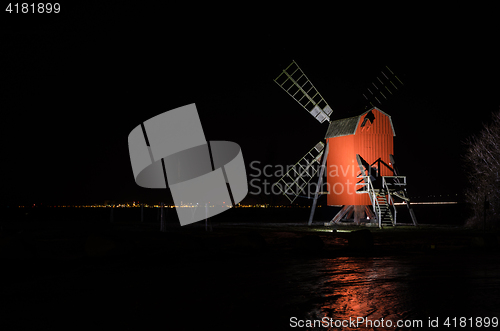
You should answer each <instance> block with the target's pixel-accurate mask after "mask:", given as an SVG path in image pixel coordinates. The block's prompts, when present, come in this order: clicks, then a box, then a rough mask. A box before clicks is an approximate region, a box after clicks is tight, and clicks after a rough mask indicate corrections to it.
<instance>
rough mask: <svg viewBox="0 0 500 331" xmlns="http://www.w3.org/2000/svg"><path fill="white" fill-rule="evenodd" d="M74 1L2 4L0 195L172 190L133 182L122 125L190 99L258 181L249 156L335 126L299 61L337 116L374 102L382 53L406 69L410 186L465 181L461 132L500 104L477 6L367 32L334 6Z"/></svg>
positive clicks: (395, 67)
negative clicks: (31, 6)
mask: <svg viewBox="0 0 500 331" xmlns="http://www.w3.org/2000/svg"><path fill="white" fill-rule="evenodd" d="M68 6H70V5H68ZM72 6H74V7H73V8H68V9H67V10H66V11H65V12H64V13H63V12H61V15H60V16H55V15H52V16H51V17H50V18H44V17H33V15H32V16H29V17H28V16H25V17H21V18H18V17H19V16H17V17H15V16H13V15H10V16H7V14H6V13H4V12H3V13H2V29H1V32H0V42H1V52H0V61H1V62H0V63H1V71H0V72H1V75H0V100H1V107H2V108H1V109H2V110H1V114H2V130H1V134H2V147H3V154H2V155H3V157H2V160H3V162H2V163H3V165H2V169H3V180H2V184H1V185H2V189H1V192H2V196H1V199H2V204H3V205H5V204H7V205H9V204H14V205H15V204H33V203H37V204H39V203H43V204H49V205H54V204H55V205H57V204H93V203H103V202H104V200H115V201H117V202H123V201H144V202H158V201H165V202H170V201H171V196H170V193H169V191H168V190H150V189H144V188H140V187H138V186H137V185H136V184H135V182H134V178H133V174H132V169H131V165H130V159H129V155H128V145H127V138H128V134H129V133H130V131H131V130H132V129H133V128H134V127H136V126H137V125H138V124H140V123H141V122H143V121H145V120H147V119H149V118H151V117H153V116H155V115H157V114H160V113H162V112H165V111H168V110H170V109H174V108H177V107H180V106H184V105H186V104H190V103H196V106H197V109H198V112H199V116H200V119H201V122H202V125H203V129H204V132H205V136H206V138H207V140H228V141H233V142H236V143H238V144H239V145H240V146H241V148H242V152H243V157H244V159H245V162H246V163H247V175H248V176H249V179H252V177H251V175H252V174H255V170H253V169H252V168H250V166H249V165H250V163H251V162H252V161H259V162H261V163H260V165H261V167H263V166H264V165H266V164H271V165H273V166H275V165H278V164H281V165H287V164H293V163H295V162H296V161H298V160H299V159H300V158H301V157H302V156H303V155H304V154H305V153H306V152H307V151H308V150H309V149H311V148H312V147H313V146H314V145H315V144H316V143H317V142H318V141H320V140H321V139H322V138H323V137H324V135H325V133H326V130H327V124H326V123H323V124H320V123H319V122H317V121H316V120H315V119H314V118H313V117H312V116H310V115H309V114H307V113H306V111H305V110H304V109H303V108H301V107H300V106H299V105H298V104H297V103H296V102H295V101H294V100H293V99H291V98H290V97H289V96H288V95H287V94H286V93H285V92H284V91H283V90H281V88H279V86H278V85H276V84H275V83H274V82H273V79H274V78H275V77H276V76H277V75H278V74H279V73H280V72H281V70H282V69H284V68H285V67H286V66H288V64H289V63H290V62H291V61H292V60H295V61H296V62H297V63H298V64H299V65H300V67H301V68H302V70H303V71H304V72H305V73H306V74H307V75H308V77H309V78H310V79H311V81H312V82H313V83H314V84H315V86H316V88H317V89H318V90H319V91H320V92H321V94H322V95H323V97H324V98H325V99H326V100H327V102H328V103H329V105H330V106H331V107H332V109H333V116H332V118H333V119H340V118H344V117H350V116H354V115H358V114H360V113H361V112H363V110H364V106H365V103H364V98H363V96H362V93H363V92H364V91H366V87H368V86H369V84H370V82H371V81H372V80H374V79H375V77H376V76H377V75H378V74H379V72H380V70H381V69H382V68H384V66H386V65H387V66H389V67H390V68H391V69H392V71H394V72H395V73H396V75H398V77H399V78H400V79H401V80H402V81H403V83H404V84H405V86H404V88H403V89H401V90H400V91H399V92H398V93H397V94H395V95H394V96H393V97H392V98H391V99H390V100H389V101H387V102H386V103H384V104H382V105H380V106H379V108H380V109H382V110H383V111H385V112H387V113H388V114H390V115H391V116H392V119H393V123H394V127H395V131H396V137H395V157H396V160H397V162H398V163H399V168H400V170H401V172H402V173H403V174H405V175H407V176H408V179H407V181H408V185H409V187H408V190H409V192H410V195H412V196H427V195H439V194H442V195H446V194H451V195H453V194H460V193H461V191H462V188H463V186H464V183H465V173H464V172H463V170H462V163H461V159H460V155H461V154H463V152H464V145H463V143H462V142H463V141H464V140H465V139H466V138H467V137H468V136H470V135H471V134H474V133H476V132H478V131H479V130H480V129H481V127H482V123H484V122H487V121H488V120H489V118H490V114H491V113H492V112H494V111H497V110H498V109H499V106H500V95H499V91H500V90H499V87H500V86H499V85H500V83H499V80H498V77H499V73H500V64H499V61H498V60H497V59H496V58H497V57H498V53H497V52H496V51H495V48H496V47H497V40H496V38H493V35H494V34H493V30H490V29H488V28H486V27H479V26H472V23H469V22H468V21H467V20H463V21H461V20H459V19H458V18H457V19H456V20H455V19H453V20H452V19H450V21H446V24H444V23H443V22H442V21H441V20H440V19H438V18H434V19H432V20H431V22H429V20H425V22H426V24H425V25H424V27H422V25H421V24H420V25H415V24H412V22H413V21H411V20H410V21H409V22H406V24H403V25H401V23H402V22H404V21H405V19H406V17H405V18H399V20H401V21H398V22H397V23H394V21H391V24H392V29H387V26H386V25H378V24H377V21H376V20H372V21H370V22H368V23H363V25H364V28H363V29H361V30H360V32H359V33H357V32H354V31H357V30H358V28H359V25H358V24H357V23H356V24H354V23H353V22H350V24H346V20H345V19H344V20H336V19H335V20H334V19H332V21H334V22H331V24H327V26H325V27H323V26H319V25H310V26H309V27H304V28H300V29H296V30H295V31H294V33H290V30H287V29H284V28H283V27H278V24H267V23H268V20H267V19H258V18H256V17H254V18H253V19H252V20H249V21H248V23H247V22H233V21H232V20H235V18H231V20H230V19H229V18H228V19H227V20H225V19H223V18H225V16H224V17H222V18H217V19H216V18H215V17H214V16H210V17H205V19H203V20H198V19H195V18H193V17H190V16H189V15H188V14H186V19H184V20H183V19H180V18H178V17H177V16H176V15H174V14H173V13H172V12H166V11H163V12H161V14H159V13H158V12H155V10H154V8H149V10H145V9H142V10H136V9H135V8H134V7H132V6H129V7H124V8H117V7H113V6H111V5H100V6H99V7H97V8H95V7H94V8H89V5H86V6H87V7H85V8H79V7H76V5H72ZM64 8H66V7H63V10H64ZM174 16H175V18H174ZM6 18H7V19H6ZM269 21H271V20H269ZM363 21H365V22H366V20H363V19H362V18H361V17H357V22H363ZM419 22H420V23H422V20H420V21H419ZM277 23H280V22H277ZM401 32H402V33H401ZM276 179H277V178H271V179H270V180H276ZM429 199H430V198H429ZM244 201H248V202H257V201H260V200H259V199H258V198H257V197H254V196H251V195H249V196H248V197H247V199H246V200H244Z"/></svg>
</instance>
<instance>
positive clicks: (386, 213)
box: [375, 190, 395, 226]
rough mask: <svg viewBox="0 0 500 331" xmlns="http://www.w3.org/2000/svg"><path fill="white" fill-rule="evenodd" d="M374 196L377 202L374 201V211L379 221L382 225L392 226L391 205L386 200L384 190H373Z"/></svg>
mask: <svg viewBox="0 0 500 331" xmlns="http://www.w3.org/2000/svg"><path fill="white" fill-rule="evenodd" d="M375 197H376V199H377V203H375V211H376V216H377V217H380V220H381V222H380V223H381V224H382V226H388V225H392V226H394V225H395V224H394V216H393V214H392V212H391V209H390V207H391V206H390V205H389V203H388V201H387V196H386V192H385V191H384V190H375Z"/></svg>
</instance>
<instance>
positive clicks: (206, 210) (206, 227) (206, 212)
mask: <svg viewBox="0 0 500 331" xmlns="http://www.w3.org/2000/svg"><path fill="white" fill-rule="evenodd" d="M205 231H208V203H205ZM210 231H212V224H210Z"/></svg>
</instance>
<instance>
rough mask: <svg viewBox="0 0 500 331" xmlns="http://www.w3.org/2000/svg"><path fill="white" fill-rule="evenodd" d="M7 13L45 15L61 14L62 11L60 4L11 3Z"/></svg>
mask: <svg viewBox="0 0 500 331" xmlns="http://www.w3.org/2000/svg"><path fill="white" fill-rule="evenodd" d="M5 11H7V12H9V13H11V14H12V13H15V14H19V13H23V14H28V13H33V14H36V13H38V14H43V13H47V14H49V13H55V14H57V13H59V12H60V11H61V5H60V4H59V3H54V4H52V3H26V2H23V3H14V4H12V3H9V5H8V6H7V8H6V9H5Z"/></svg>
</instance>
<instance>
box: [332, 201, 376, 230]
mask: <svg viewBox="0 0 500 331" xmlns="http://www.w3.org/2000/svg"><path fill="white" fill-rule="evenodd" d="M334 224H337V225H365V226H378V223H377V222H376V219H375V215H374V214H373V211H372V210H371V206H363V205H362V206H353V205H346V206H343V207H342V209H341V210H340V211H339V212H338V213H337V214H336V215H335V216H334V217H333V219H332V220H331V221H330V222H327V223H325V226H332V225H334Z"/></svg>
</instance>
